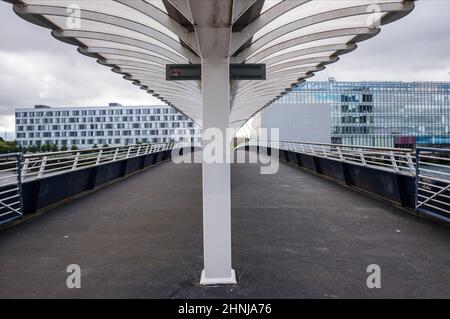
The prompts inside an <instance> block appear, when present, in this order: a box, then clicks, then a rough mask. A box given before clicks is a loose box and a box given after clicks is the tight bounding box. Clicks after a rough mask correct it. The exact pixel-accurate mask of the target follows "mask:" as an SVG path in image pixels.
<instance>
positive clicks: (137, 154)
mask: <svg viewBox="0 0 450 319" xmlns="http://www.w3.org/2000/svg"><path fill="white" fill-rule="evenodd" d="M139 155H141V146H140V145H139V147H138V150H137V153H136V156H139Z"/></svg>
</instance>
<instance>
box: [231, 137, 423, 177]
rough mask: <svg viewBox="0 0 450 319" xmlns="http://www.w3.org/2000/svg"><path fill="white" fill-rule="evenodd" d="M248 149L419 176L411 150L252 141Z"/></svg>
mask: <svg viewBox="0 0 450 319" xmlns="http://www.w3.org/2000/svg"><path fill="white" fill-rule="evenodd" d="M245 145H249V146H257V145H259V146H267V147H272V148H277V149H280V150H286V151H292V152H295V153H301V154H307V155H312V156H316V157H322V158H326V159H331V160H335V161H340V162H348V163H352V164H357V165H361V166H365V167H372V168H376V169H382V170H387V171H391V172H395V173H399V174H405V175H411V176H414V175H415V173H416V172H415V170H416V167H415V156H414V153H413V151H412V150H410V149H401V148H400V149H399V148H377V147H369V146H355V145H340V144H322V143H308V142H288V141H281V142H263V143H261V142H252V141H250V142H249V143H246V144H245ZM240 146H243V145H240ZM238 147H239V146H238Z"/></svg>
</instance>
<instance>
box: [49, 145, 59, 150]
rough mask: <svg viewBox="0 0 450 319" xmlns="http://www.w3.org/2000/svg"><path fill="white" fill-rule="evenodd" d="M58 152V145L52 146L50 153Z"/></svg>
mask: <svg viewBox="0 0 450 319" xmlns="http://www.w3.org/2000/svg"><path fill="white" fill-rule="evenodd" d="M58 150H59V147H58V145H56V144H52V145H50V151H51V152H58Z"/></svg>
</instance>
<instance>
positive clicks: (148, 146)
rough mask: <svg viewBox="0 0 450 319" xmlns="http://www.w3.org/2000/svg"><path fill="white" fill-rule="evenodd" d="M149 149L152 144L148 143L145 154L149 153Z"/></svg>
mask: <svg viewBox="0 0 450 319" xmlns="http://www.w3.org/2000/svg"><path fill="white" fill-rule="evenodd" d="M149 149H150V145H149V144H147V147H146V148H145V154H148V151H149Z"/></svg>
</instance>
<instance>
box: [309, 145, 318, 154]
mask: <svg viewBox="0 0 450 319" xmlns="http://www.w3.org/2000/svg"><path fill="white" fill-rule="evenodd" d="M309 148H310V150H311V154H312V155H316V153H315V152H314V148H313V146H312V145H311V144H309Z"/></svg>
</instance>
